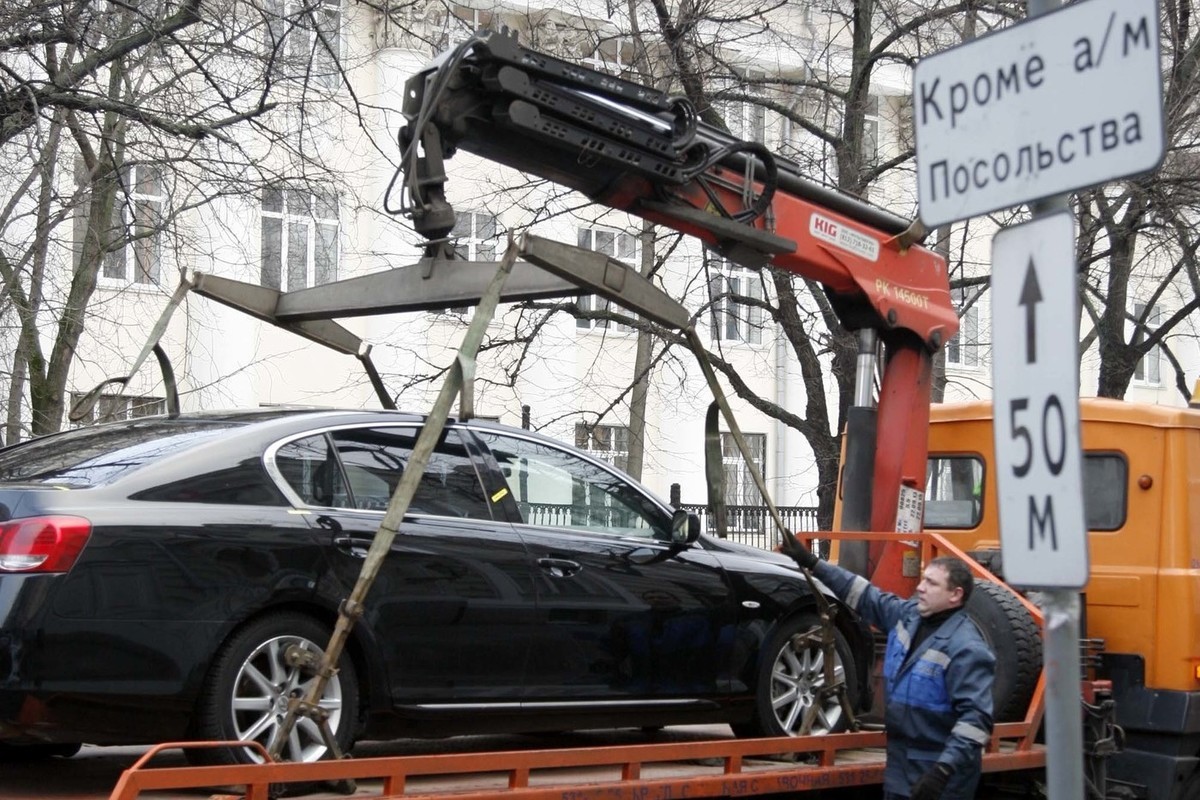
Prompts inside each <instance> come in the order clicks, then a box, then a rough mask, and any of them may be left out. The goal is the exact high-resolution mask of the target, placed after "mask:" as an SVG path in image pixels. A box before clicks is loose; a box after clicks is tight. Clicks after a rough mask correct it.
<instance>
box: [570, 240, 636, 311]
mask: <svg viewBox="0 0 1200 800" xmlns="http://www.w3.org/2000/svg"><path fill="white" fill-rule="evenodd" d="M578 244H579V246H580V247H582V248H583V249H585V250H594V251H596V252H597V253H604V255H606V256H609V257H610V258H616V259H618V260H620V261H625V262H627V263H628V262H633V263H634V266H635V267H636V264H637V260H638V237H636V236H634V235H633V234H632V233H623V232H620V231H612V230H605V229H603V228H580V229H579V230H578ZM611 305H612V304H611V303H610V302H609V300H608V299H607V298H604V297H600V296H599V295H594V294H589V295H584V296H582V297H580V298H579V307H580V309H582V310H584V311H608V310H609V308H610V307H611ZM618 310H620V309H618ZM624 313H626V314H630V313H631V312H629V311H625V312H624ZM575 327H576V328H579V329H580V330H593V329H599V328H607V327H609V320H607V319H582V318H580V319H576V320H575ZM613 329H614V330H617V331H631V330H633V329H632V328H631V327H630V326H628V325H621V324H616V323H614V324H613Z"/></svg>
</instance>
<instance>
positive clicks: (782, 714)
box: [730, 613, 858, 737]
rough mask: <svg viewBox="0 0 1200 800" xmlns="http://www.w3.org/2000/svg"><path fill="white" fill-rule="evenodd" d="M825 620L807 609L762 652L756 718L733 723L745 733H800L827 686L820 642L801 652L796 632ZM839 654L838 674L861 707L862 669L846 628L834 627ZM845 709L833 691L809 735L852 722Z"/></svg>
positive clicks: (784, 625) (852, 701)
mask: <svg viewBox="0 0 1200 800" xmlns="http://www.w3.org/2000/svg"><path fill="white" fill-rule="evenodd" d="M819 625H820V618H819V617H818V616H817V615H816V614H815V613H804V614H799V615H797V616H794V617H791V618H790V619H788V620H785V621H784V622H783V623H782V624H781V625H779V627H778V628H776V630H775V632H774V633H773V634H772V635H771V637H770V638H769V639H768V640H767V642H766V645H765V646H764V647H763V649H762V650H761V651H760V653H759V662H758V666H757V670H758V674H757V675H756V678H755V684H754V685H755V697H754V718H753V719H752V720H750V721H749V722H744V723H737V724H734V725H731V726H730V727H731V728H732V729H733V732H734V734H736V735H737V736H741V737H759V736H797V735H799V734H800V728H801V726H802V724H803V722H804V716H805V712H806V711H807V709H808V708H809V707H811V706H812V704H813V702H814V701H815V700H816V699H817V695H818V691H819V690H820V689H821V688H822V687H824V686H825V671H824V668H825V658H824V653H823V652H822V648H821V647H820V646H819V645H810V646H807V647H805V648H803V649H802V650H800V651H796V650H795V649H794V648H793V646H792V637H793V636H795V635H796V634H798V633H803V632H805V631H807V630H810V629H812V628H814V627H816V626H819ZM833 635H834V650H835V653H836V657H835V662H834V670H835V673H836V674H837V675H838V676H839V677H841V678H842V679H843V680H845V681H846V697H847V700H848V701H849V705H850V708H857V706H858V685H857V683H856V680H857V678H856V676H857V675H858V672H857V670H856V669H855V666H854V656H853V655H852V654H851V651H850V645H849V644H847V642H846V639H845V637H844V636H842V634H841V632H840V631H838V630H837V629H836V628H835V629H834V633H833ZM849 723H850V720H849V719H848V717H847V715H846V713H845V710H844V709H843V708H842V706H841V703H840V702H839V700H838V697H837V695H836V694H831V695H828V696H827V697H826V698H825V700H824V705H823V707H822V711H820V712H818V714H817V716H816V718H815V719H814V720H813V724H812V729H811V730H810V731H809V732H808V733H809V735H813V736H819V735H823V734H826V733H837V732H838V731H842V730H845V729H846V728H847V727H848V726H849Z"/></svg>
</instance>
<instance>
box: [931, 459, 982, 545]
mask: <svg viewBox="0 0 1200 800" xmlns="http://www.w3.org/2000/svg"><path fill="white" fill-rule="evenodd" d="M982 515H983V459H982V458H980V457H979V456H975V455H961V456H946V455H939V456H933V457H931V458H930V459H929V466H928V474H927V476H926V483H925V527H926V528H974V527H975V526H977V525H978V524H979V520H980V519H981V517H982Z"/></svg>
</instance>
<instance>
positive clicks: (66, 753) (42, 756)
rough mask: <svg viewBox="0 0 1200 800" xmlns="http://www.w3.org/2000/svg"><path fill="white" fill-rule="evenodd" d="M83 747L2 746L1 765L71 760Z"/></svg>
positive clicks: (0, 752) (77, 745)
mask: <svg viewBox="0 0 1200 800" xmlns="http://www.w3.org/2000/svg"><path fill="white" fill-rule="evenodd" d="M81 747H83V745H81V744H78V743H75V742H65V743H61V744H60V743H57V742H56V743H54V744H0V764H13V763H24V762H27V761H45V760H46V759H49V758H70V757H71V756H73V755H75V754H76V753H78V752H79V749H80V748H81Z"/></svg>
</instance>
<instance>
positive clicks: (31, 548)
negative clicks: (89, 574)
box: [0, 516, 92, 572]
mask: <svg viewBox="0 0 1200 800" xmlns="http://www.w3.org/2000/svg"><path fill="white" fill-rule="evenodd" d="M91 533H92V523H91V522H89V521H88V520H86V519H84V518H83V517H65V516H50V517H27V518H25V519H10V520H8V521H7V522H0V572H66V571H67V570H69V569H70V568H71V566H72V565H73V564H74V563H75V559H76V558H78V557H79V551H81V550H83V546H84V545H85V544H87V540H88V536H90V535H91Z"/></svg>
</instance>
